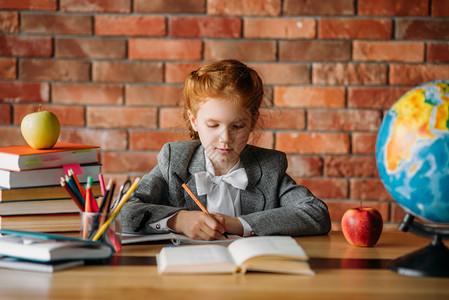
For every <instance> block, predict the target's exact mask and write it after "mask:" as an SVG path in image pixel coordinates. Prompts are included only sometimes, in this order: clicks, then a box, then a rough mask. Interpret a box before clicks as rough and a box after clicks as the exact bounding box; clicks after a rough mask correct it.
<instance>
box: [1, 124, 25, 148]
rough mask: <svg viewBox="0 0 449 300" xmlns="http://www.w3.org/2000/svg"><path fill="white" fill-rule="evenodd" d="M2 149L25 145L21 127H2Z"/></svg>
mask: <svg viewBox="0 0 449 300" xmlns="http://www.w3.org/2000/svg"><path fill="white" fill-rule="evenodd" d="M0 136H1V137H2V138H1V139H0V147H8V146H15V145H25V144H26V142H25V140H24V139H23V137H22V134H21V133H20V127H19V126H14V127H12V126H0Z"/></svg>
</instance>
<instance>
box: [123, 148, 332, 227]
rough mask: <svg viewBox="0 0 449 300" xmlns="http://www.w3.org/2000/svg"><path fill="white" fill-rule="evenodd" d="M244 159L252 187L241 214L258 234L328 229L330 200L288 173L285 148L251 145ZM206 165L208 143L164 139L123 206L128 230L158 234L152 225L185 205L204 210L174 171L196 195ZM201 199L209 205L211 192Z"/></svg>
mask: <svg viewBox="0 0 449 300" xmlns="http://www.w3.org/2000/svg"><path fill="white" fill-rule="evenodd" d="M240 161H241V163H242V166H243V167H244V168H245V170H246V172H247V175H248V186H247V188H246V190H245V191H242V192H241V193H240V202H241V212H242V216H240V217H242V218H243V219H244V220H245V221H246V222H248V224H249V225H250V226H251V227H252V229H253V231H254V233H255V234H257V235H291V236H300V235H319V234H326V233H328V232H329V230H330V228H331V222H330V217H329V212H328V209H327V206H326V204H325V203H324V202H323V201H321V200H319V199H318V198H316V197H315V196H314V195H313V194H312V193H311V192H310V191H309V190H308V189H307V188H306V187H304V186H301V185H297V184H296V183H295V182H294V180H293V179H292V178H291V177H290V176H289V175H287V174H286V173H285V171H286V169H287V158H286V155H285V154H284V153H282V152H279V151H275V150H269V149H263V148H259V147H255V146H250V145H247V146H246V147H245V149H244V150H243V151H242V153H241V155H240ZM205 170H206V163H205V157H204V148H203V146H202V145H201V143H200V141H199V140H194V141H189V142H173V143H167V144H165V145H164V146H163V148H162V150H161V151H160V153H159V155H158V164H157V166H156V167H155V168H154V169H153V170H152V171H151V172H150V173H148V174H146V175H145V176H143V177H142V179H141V181H140V183H139V185H138V186H137V188H136V190H135V192H134V194H133V196H132V197H131V198H130V199H129V200H128V202H127V203H126V205H125V206H124V207H123V209H122V213H121V217H122V230H123V232H128V233H155V230H154V229H152V228H151V227H150V226H149V225H148V224H150V223H153V222H156V221H158V220H160V219H163V218H165V217H168V216H170V215H172V214H174V213H176V212H177V211H179V210H181V209H184V210H199V208H198V206H197V205H196V204H195V202H194V201H193V200H192V199H191V198H190V196H189V195H188V194H187V192H185V191H184V189H183V188H182V187H181V185H180V184H179V182H178V181H177V180H176V178H174V176H173V172H176V173H177V174H178V175H179V176H180V177H181V178H182V179H183V180H184V181H185V182H186V184H187V185H188V186H189V188H190V189H191V190H192V191H193V193H195V194H197V193H196V184H195V176H194V174H195V173H197V172H201V171H205ZM198 198H199V200H200V201H201V202H202V203H203V204H204V206H206V207H207V196H206V195H203V196H200V197H198ZM158 232H159V233H160V231H158Z"/></svg>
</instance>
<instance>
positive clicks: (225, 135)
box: [218, 128, 231, 143]
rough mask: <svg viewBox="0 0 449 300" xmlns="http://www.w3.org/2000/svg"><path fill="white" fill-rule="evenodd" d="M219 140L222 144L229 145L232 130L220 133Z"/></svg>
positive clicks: (227, 129)
mask: <svg viewBox="0 0 449 300" xmlns="http://www.w3.org/2000/svg"><path fill="white" fill-rule="evenodd" d="M218 138H219V140H220V142H222V143H229V142H230V141H231V133H230V129H229V128H226V129H225V130H223V132H221V133H220V135H219V137H218Z"/></svg>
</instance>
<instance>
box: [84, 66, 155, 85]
mask: <svg viewBox="0 0 449 300" xmlns="http://www.w3.org/2000/svg"><path fill="white" fill-rule="evenodd" d="M162 72H163V69H162V63H158V62H154V63H153V62H127V61H126V62H125V61H111V62H108V61H96V62H94V63H93V66H92V74H93V75H92V76H93V80H94V81H113V82H122V81H125V82H162V79H163V78H162V76H163V74H162Z"/></svg>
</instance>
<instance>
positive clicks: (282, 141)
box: [276, 132, 350, 154]
mask: <svg viewBox="0 0 449 300" xmlns="http://www.w3.org/2000/svg"><path fill="white" fill-rule="evenodd" d="M349 143H350V140H349V135H348V134H344V133H322V132H278V133H277V134H276V149H277V150H280V151H284V152H286V153H299V154H346V153H349Z"/></svg>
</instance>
